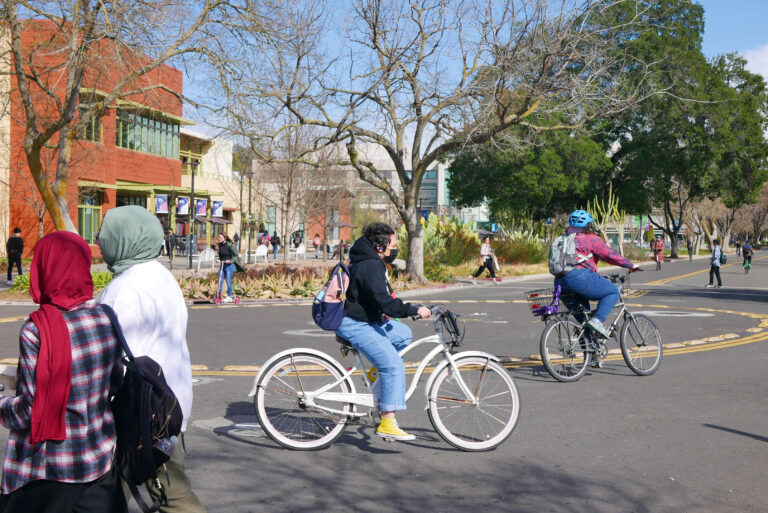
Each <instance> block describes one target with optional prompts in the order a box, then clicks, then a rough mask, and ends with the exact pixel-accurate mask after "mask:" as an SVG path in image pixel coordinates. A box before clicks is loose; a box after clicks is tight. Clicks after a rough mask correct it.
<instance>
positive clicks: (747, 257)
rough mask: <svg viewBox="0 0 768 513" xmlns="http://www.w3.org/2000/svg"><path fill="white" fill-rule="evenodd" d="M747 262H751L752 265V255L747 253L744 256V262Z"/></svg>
mask: <svg viewBox="0 0 768 513" xmlns="http://www.w3.org/2000/svg"><path fill="white" fill-rule="evenodd" d="M747 262H749V265H752V255H747V256H745V257H744V264H746V263H747ZM744 264H742V265H744Z"/></svg>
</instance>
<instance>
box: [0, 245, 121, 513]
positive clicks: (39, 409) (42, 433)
mask: <svg viewBox="0 0 768 513" xmlns="http://www.w3.org/2000/svg"><path fill="white" fill-rule="evenodd" d="M90 268H91V251H90V249H89V248H88V245H87V244H86V243H85V241H84V240H83V239H82V237H80V236H79V235H77V234H74V233H70V232H56V233H52V234H50V235H47V236H45V237H43V238H42V239H40V242H38V244H37V247H36V248H35V253H34V257H33V259H32V266H31V269H30V275H29V278H30V286H29V289H30V293H31V294H32V299H33V300H34V301H35V303H37V304H39V305H40V308H39V309H38V310H37V311H35V312H32V314H31V315H30V316H29V320H28V321H27V322H26V323H25V324H24V326H23V327H22V328H21V333H20V334H19V353H20V355H19V366H18V371H17V376H16V397H0V424H2V425H3V426H5V427H7V428H8V429H10V430H11V431H10V434H9V437H8V447H7V448H6V454H5V459H4V460H3V477H2V482H1V483H0V492H1V493H2V494H3V495H2V497H1V498H0V511H3V512H4V513H10V512H17V511H18V512H24V513H29V512H32V511H34V512H35V513H47V512H57V513H58V512H71V511H75V510H76V511H78V512H103V511H110V512H112V511H116V512H124V511H126V510H127V508H126V506H125V499H124V497H123V493H122V489H121V488H120V486H119V480H118V479H117V475H116V472H115V470H114V468H113V465H112V460H113V455H114V451H115V442H116V437H115V421H114V417H113V416H112V411H111V410H110V407H109V393H110V390H109V387H110V379H111V377H112V375H113V372H114V373H115V377H116V378H119V377H120V373H121V372H122V369H121V367H120V365H119V364H118V362H119V358H120V354H121V348H120V342H118V340H117V338H116V337H115V335H114V331H113V330H112V324H111V323H110V321H109V318H108V317H107V315H106V314H105V313H104V312H103V310H102V309H101V308H100V307H98V306H97V304H96V303H95V302H94V301H93V280H92V279H91V272H90Z"/></svg>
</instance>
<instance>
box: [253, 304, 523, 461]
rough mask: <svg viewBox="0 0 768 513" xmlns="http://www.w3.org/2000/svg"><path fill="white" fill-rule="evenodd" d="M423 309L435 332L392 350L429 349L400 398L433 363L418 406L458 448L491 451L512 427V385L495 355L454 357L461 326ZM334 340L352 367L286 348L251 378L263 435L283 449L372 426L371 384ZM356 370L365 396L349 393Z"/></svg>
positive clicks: (317, 444)
mask: <svg viewBox="0 0 768 513" xmlns="http://www.w3.org/2000/svg"><path fill="white" fill-rule="evenodd" d="M430 309H431V310H432V313H433V316H434V322H433V324H434V327H435V332H436V334H435V335H432V336H429V337H425V338H422V339H420V340H417V341H415V342H412V343H411V344H409V345H408V346H407V347H405V348H404V349H402V350H401V351H400V356H401V357H403V356H405V355H406V354H407V353H408V352H409V351H411V350H413V349H415V348H417V347H420V346H424V345H430V344H432V345H434V346H435V347H434V348H433V349H431V350H430V351H429V353H428V354H427V355H426V356H425V357H424V358H423V359H422V360H421V362H420V363H419V365H418V367H417V369H416V372H415V374H414V376H413V379H412V380H411V383H410V386H409V387H408V390H407V392H406V401H407V400H409V399H410V398H411V396H412V395H413V393H414V391H415V390H416V387H417V385H418V383H419V380H420V378H421V376H422V374H424V373H425V372H426V371H427V366H428V365H429V364H430V362H432V361H433V360H434V359H439V360H440V361H439V362H438V363H437V364H436V365H435V367H434V368H433V369H432V374H431V375H430V376H429V379H428V380H427V383H426V386H425V391H426V394H425V399H426V404H425V409H426V410H427V412H428V414H429V420H430V421H431V423H432V426H433V427H434V428H435V431H437V433H438V434H439V435H440V436H441V437H442V438H443V439H444V440H445V441H446V442H448V443H449V444H451V445H453V446H454V447H457V448H459V449H462V450H465V451H487V450H490V449H493V448H495V447H497V446H499V445H500V444H501V443H502V442H504V440H506V439H507V437H509V435H510V434H511V433H512V431H513V430H514V428H515V425H516V424H517V419H518V416H519V415H520V398H519V395H518V392H517V387H516V386H515V383H514V381H513V380H512V377H511V376H510V375H509V373H508V372H507V370H506V369H505V368H504V367H503V366H502V365H501V363H500V362H499V359H498V358H497V357H496V356H494V355H492V354H489V353H484V352H481V351H462V352H459V353H456V354H454V353H453V349H454V347H456V346H457V345H459V344H460V343H461V340H462V339H463V336H464V329H463V321H461V318H460V317H458V316H456V315H454V314H453V313H452V312H451V311H450V310H446V309H444V308H442V307H441V306H433V307H431V308H430ZM337 341H339V342H340V343H341V344H342V346H341V352H342V354H343V355H344V356H347V355H348V354H350V353H352V354H353V355H355V356H356V357H357V363H358V364H357V365H356V366H353V367H350V368H349V369H345V368H344V367H343V366H342V365H341V364H340V363H339V362H338V361H336V360H335V359H334V358H332V357H331V356H329V355H328V354H326V353H324V352H322V351H318V350H316V349H309V348H294V349H288V350H285V351H282V352H280V353H278V354H276V355H274V356H273V357H272V358H270V359H269V360H268V361H267V362H266V363H265V364H264V365H263V366H262V368H261V370H260V371H259V373H258V375H257V376H256V378H255V380H254V383H253V388H252V389H251V392H250V393H249V394H248V395H249V396H252V397H253V398H254V399H253V403H254V408H255V410H256V416H257V417H258V419H259V423H260V424H261V427H262V428H263V429H264V432H265V433H267V435H269V437H270V438H271V439H272V440H274V441H275V442H277V443H278V444H280V445H282V446H283V447H287V448H289V449H295V450H300V451H308V450H318V449H324V448H326V447H328V446H329V445H330V444H331V443H333V442H334V441H335V440H336V439H338V438H339V437H340V436H341V434H342V432H343V431H344V428H345V427H346V426H347V424H353V423H356V424H364V425H374V423H375V421H376V420H377V418H378V416H379V411H378V408H377V407H376V406H377V403H378V398H377V395H378V394H377V392H378V388H379V387H378V380H375V379H374V380H373V381H372V380H371V379H369V376H368V372H367V369H366V367H365V363H364V361H363V358H362V356H361V355H360V354H359V353H358V351H357V350H356V349H355V348H353V347H352V346H351V345H350V344H349V342H348V341H346V340H344V339H342V338H341V337H337ZM438 357H441V358H438ZM358 369H361V371H362V372H361V373H359V374H360V375H358V376H354V377H358V378H359V377H362V381H363V383H364V386H365V387H366V388H368V389H369V390H370V391H369V392H358V391H357V389H356V388H355V382H354V380H353V375H354V374H355V372H356V371H357V370H358Z"/></svg>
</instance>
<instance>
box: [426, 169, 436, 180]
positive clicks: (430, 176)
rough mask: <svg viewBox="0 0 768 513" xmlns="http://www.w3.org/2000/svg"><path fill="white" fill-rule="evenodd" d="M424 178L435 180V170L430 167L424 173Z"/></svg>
mask: <svg viewBox="0 0 768 513" xmlns="http://www.w3.org/2000/svg"><path fill="white" fill-rule="evenodd" d="M424 179H425V180H437V170H436V169H431V170H429V171H427V172H425V173H424Z"/></svg>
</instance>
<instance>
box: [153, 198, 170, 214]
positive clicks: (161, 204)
mask: <svg viewBox="0 0 768 513" xmlns="http://www.w3.org/2000/svg"><path fill="white" fill-rule="evenodd" d="M167 213H168V195H167V194H158V195H156V196H155V214H167Z"/></svg>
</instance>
